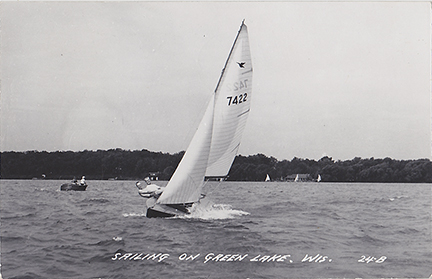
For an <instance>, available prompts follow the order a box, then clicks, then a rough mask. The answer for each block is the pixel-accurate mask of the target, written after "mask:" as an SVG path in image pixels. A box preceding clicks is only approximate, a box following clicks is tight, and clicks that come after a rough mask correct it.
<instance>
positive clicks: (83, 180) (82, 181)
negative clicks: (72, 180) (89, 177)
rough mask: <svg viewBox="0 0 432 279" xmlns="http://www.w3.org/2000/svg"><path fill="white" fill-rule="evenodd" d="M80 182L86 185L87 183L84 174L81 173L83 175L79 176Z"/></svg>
mask: <svg viewBox="0 0 432 279" xmlns="http://www.w3.org/2000/svg"><path fill="white" fill-rule="evenodd" d="M80 184H81V185H87V183H86V181H85V176H84V175H83V177H81V180H80Z"/></svg>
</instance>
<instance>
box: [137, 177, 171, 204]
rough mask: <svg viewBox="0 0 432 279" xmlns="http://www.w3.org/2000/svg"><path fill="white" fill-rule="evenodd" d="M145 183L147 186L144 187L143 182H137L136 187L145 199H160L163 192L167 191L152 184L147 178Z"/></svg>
mask: <svg viewBox="0 0 432 279" xmlns="http://www.w3.org/2000/svg"><path fill="white" fill-rule="evenodd" d="M144 182H145V183H146V185H145V186H144V187H143V185H142V184H141V182H139V181H137V182H136V183H135V185H136V186H137V188H138V194H140V196H141V197H143V198H151V197H153V198H156V199H157V198H159V196H160V195H161V194H162V192H163V191H164V190H165V187H160V186H158V185H156V184H152V183H151V181H150V178H148V177H146V178H144Z"/></svg>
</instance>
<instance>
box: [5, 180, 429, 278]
mask: <svg viewBox="0 0 432 279" xmlns="http://www.w3.org/2000/svg"><path fill="white" fill-rule="evenodd" d="M63 182H64V181H50V180H47V181H44V180H1V181H0V183H1V200H0V201H1V231H0V232H1V272H2V275H3V278H342V277H344V278H359V277H362V278H378V277H381V278H390V277H404V278H406V277H410V278H428V277H429V276H430V275H431V274H432V241H431V208H432V206H431V192H432V191H431V190H432V189H431V185H430V184H367V183H364V184H346V183H338V184H336V183H282V182H267V183H264V182H262V183H258V182H255V183H254V182H223V183H221V184H219V183H216V182H210V183H208V184H207V185H206V186H205V191H206V192H207V197H206V200H207V201H208V203H210V202H213V203H214V204H215V206H213V207H209V206H205V205H202V206H201V208H199V210H197V213H196V214H194V215H192V216H191V217H190V218H172V219H148V218H146V217H145V207H144V204H145V200H144V199H143V198H141V197H140V196H139V195H138V193H137V190H136V187H135V185H134V181H88V183H89V187H88V188H87V191H85V192H61V191H59V189H60V185H61V184H62V183H63ZM158 183H159V184H160V185H163V184H164V183H165V182H158Z"/></svg>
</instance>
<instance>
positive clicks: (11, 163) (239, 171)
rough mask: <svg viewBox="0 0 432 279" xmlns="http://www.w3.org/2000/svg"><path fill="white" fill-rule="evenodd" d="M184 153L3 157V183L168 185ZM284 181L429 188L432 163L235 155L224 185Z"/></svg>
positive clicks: (13, 154)
mask: <svg viewBox="0 0 432 279" xmlns="http://www.w3.org/2000/svg"><path fill="white" fill-rule="evenodd" d="M183 155H184V151H182V152H179V153H175V154H169V153H162V152H152V151H148V150H145V149H143V150H134V151H130V150H123V149H119V148H118V149H110V150H97V151H89V150H84V151H80V152H74V151H56V152H47V151H26V152H15V151H7V152H1V178H3V179H32V178H45V179H72V178H73V177H77V178H79V177H81V175H85V176H86V178H87V179H98V180H104V179H125V180H129V179H143V178H144V177H146V176H148V175H149V173H157V175H158V177H159V179H161V180H169V179H170V178H171V176H172V174H173V173H174V171H175V168H176V167H177V165H178V163H179V162H180V160H181V158H182V157H183ZM267 174H269V175H270V177H271V178H272V180H278V181H284V180H286V178H287V177H288V176H290V175H294V174H309V176H310V177H311V178H313V179H316V178H317V177H318V175H320V176H321V178H322V182H400V183H431V182H432V162H431V161H430V160H429V159H417V160H394V159H391V158H384V159H375V158H368V159H362V158H360V157H355V158H354V159H352V160H345V161H341V160H337V161H336V160H333V159H332V158H331V157H328V156H325V157H323V158H321V159H319V160H318V161H315V160H310V159H300V158H296V157H294V158H293V159H292V160H291V161H289V160H282V161H278V160H277V159H276V158H274V157H267V156H266V155H264V154H256V155H250V156H242V155H238V156H237V157H236V158H235V160H234V163H233V165H232V167H231V170H230V173H229V176H228V178H227V180H228V181H263V180H264V179H265V177H266V175H267Z"/></svg>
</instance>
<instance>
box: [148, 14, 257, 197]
mask: <svg viewBox="0 0 432 279" xmlns="http://www.w3.org/2000/svg"><path fill="white" fill-rule="evenodd" d="M252 72H253V70H252V61H251V55H250V49H249V38H248V32H247V26H246V25H245V24H244V22H242V24H241V26H240V29H239V31H238V33H237V35H236V38H235V40H234V43H233V46H232V47H231V50H230V52H229V54H228V58H227V60H226V62H225V65H224V67H223V70H222V72H221V75H220V77H219V80H218V83H217V85H216V88H215V91H214V93H213V95H212V97H211V101H210V102H209V104H208V107H207V109H206V112H205V114H204V117H203V119H202V120H201V123H200V125H199V127H198V129H197V131H196V133H195V135H194V137H193V138H192V141H191V143H190V145H189V147H188V149H187V150H186V152H185V154H184V156H183V158H182V160H181V161H180V163H179V165H178V167H177V169H176V170H175V172H174V174H173V176H172V177H171V179H170V181H169V182H168V184H167V186H166V188H165V190H164V192H163V193H162V194H161V196H160V197H159V199H158V200H157V203H158V204H185V203H191V202H196V201H198V200H199V198H200V194H201V193H200V192H201V188H202V187H203V184H204V179H205V177H226V176H227V175H228V173H229V170H230V168H231V165H232V163H233V161H234V158H235V156H236V155H237V151H238V149H239V146H240V140H241V137H242V133H243V130H244V128H245V125H246V120H247V116H248V113H249V111H250V102H251V96H252V94H251V92H252Z"/></svg>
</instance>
